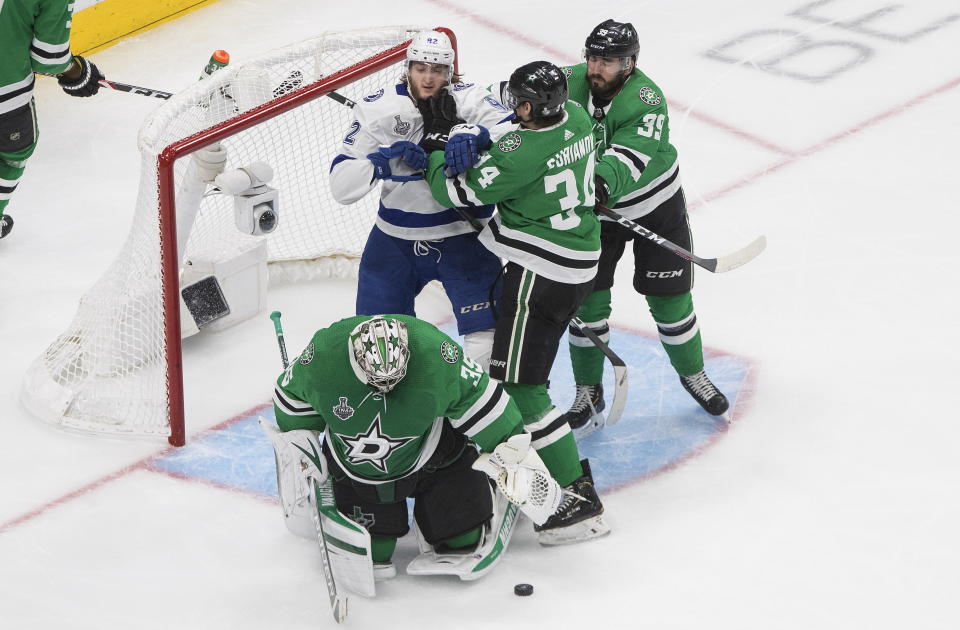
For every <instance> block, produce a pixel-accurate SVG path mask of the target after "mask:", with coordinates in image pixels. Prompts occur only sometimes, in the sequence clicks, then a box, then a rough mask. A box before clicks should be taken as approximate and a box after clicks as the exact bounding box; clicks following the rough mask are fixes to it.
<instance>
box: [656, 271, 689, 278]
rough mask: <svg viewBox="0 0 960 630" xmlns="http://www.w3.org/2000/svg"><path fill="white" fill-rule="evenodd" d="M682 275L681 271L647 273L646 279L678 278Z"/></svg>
mask: <svg viewBox="0 0 960 630" xmlns="http://www.w3.org/2000/svg"><path fill="white" fill-rule="evenodd" d="M682 275H683V269H678V270H675V271H648V272H647V277H648V278H679V277H680V276H682Z"/></svg>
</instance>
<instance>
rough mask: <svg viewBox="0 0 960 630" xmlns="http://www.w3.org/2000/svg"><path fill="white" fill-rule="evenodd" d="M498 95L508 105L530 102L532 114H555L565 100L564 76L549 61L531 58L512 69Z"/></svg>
mask: <svg viewBox="0 0 960 630" xmlns="http://www.w3.org/2000/svg"><path fill="white" fill-rule="evenodd" d="M502 96H503V99H504V103H503V104H504V105H506V106H507V107H509V108H510V109H516V108H517V107H518V106H519V105H520V104H521V103H530V104H531V105H532V106H533V111H532V115H533V117H534V118H548V117H550V116H555V115H557V114H559V113H560V112H561V111H563V104H564V103H566V102H567V77H565V76H564V75H563V72H562V71H561V70H560V68H558V67H557V66H555V65H553V64H552V63H550V62H549V61H531V62H530V63H528V64H524V65H522V66H520V67H519V68H517V69H516V70H514V71H513V74H511V75H510V81H508V82H507V85H506V86H505V87H504V89H503V93H502Z"/></svg>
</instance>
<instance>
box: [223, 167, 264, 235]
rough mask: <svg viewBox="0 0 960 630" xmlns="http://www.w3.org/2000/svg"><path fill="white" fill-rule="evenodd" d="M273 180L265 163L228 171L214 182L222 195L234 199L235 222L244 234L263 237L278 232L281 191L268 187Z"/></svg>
mask: <svg viewBox="0 0 960 630" xmlns="http://www.w3.org/2000/svg"><path fill="white" fill-rule="evenodd" d="M272 179H273V169H272V168H270V165H268V164H266V163H264V162H253V163H251V164H249V165H248V166H244V167H242V168H238V169H234V170H232V171H226V172H224V173H221V174H220V175H217V177H216V179H214V183H215V184H216V185H217V187H218V188H220V190H221V191H223V192H224V193H227V194H230V195H233V209H234V222H235V223H236V226H237V229H238V230H240V231H241V232H243V233H244V234H250V235H253V236H263V235H265V234H270V233H271V232H273V231H274V230H276V229H277V225H278V223H279V222H280V204H279V199H278V191H277V189H275V188H271V187H270V186H268V185H267V183H268V182H269V181H270V180H272Z"/></svg>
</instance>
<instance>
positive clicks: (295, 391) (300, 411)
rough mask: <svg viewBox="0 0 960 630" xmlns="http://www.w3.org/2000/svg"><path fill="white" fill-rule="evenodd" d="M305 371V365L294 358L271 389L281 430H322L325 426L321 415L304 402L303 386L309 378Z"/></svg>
mask: <svg viewBox="0 0 960 630" xmlns="http://www.w3.org/2000/svg"><path fill="white" fill-rule="evenodd" d="M306 372H308V368H307V366H304V365H302V364H301V363H300V362H299V361H298V360H297V359H296V358H294V360H293V361H291V362H290V365H289V366H288V367H287V369H286V370H284V371H283V373H282V374H280V376H279V377H277V382H276V386H275V387H274V390H273V411H274V413H275V414H276V418H277V426H278V427H280V430H281V431H293V430H294V429H310V430H311V431H323V430H324V429H325V428H326V427H327V423H326V422H325V421H324V419H323V416H321V415H320V413H319V412H318V411H317V410H316V409H314V408H313V406H312V405H311V404H310V403H308V402H306V399H307V397H308V396H307V391H308V390H307V389H306V388H305V387H304V386H305V384H306V382H307V380H308V379H309V375H308V374H306Z"/></svg>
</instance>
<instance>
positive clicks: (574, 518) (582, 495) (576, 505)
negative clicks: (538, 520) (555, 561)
mask: <svg viewBox="0 0 960 630" xmlns="http://www.w3.org/2000/svg"><path fill="white" fill-rule="evenodd" d="M580 464H581V465H582V466H583V476H582V477H580V478H579V479H577V480H576V481H574V482H573V483H571V484H570V485H569V486H566V487H565V488H564V499H563V502H562V503H560V507H559V508H557V511H556V512H554V514H553V516H551V517H550V518H549V519H547V522H546V523H544V524H543V525H534V526H533V529H534V531H536V532H537V542H539V543H540V544H541V545H545V546H553V545H569V544H572V543H578V542H583V541H585V540H590V539H591V538H599V537H601V536H605V535H607V534H609V533H610V527H609V526H608V525H607V524H606V522H604V520H603V504H602V503H601V502H600V497H599V496H598V495H597V490H596V488H594V487H593V475H592V474H591V473H590V463H589V462H588V461H587V460H582V461H581V462H580Z"/></svg>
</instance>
